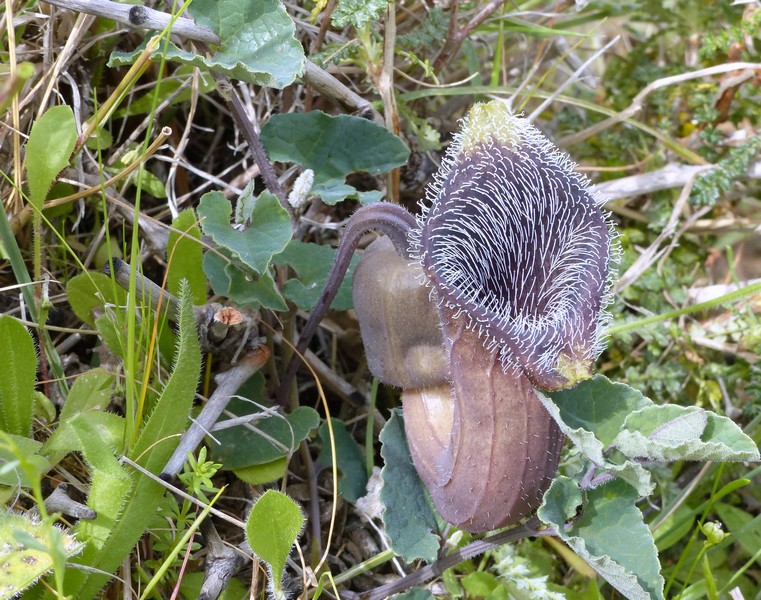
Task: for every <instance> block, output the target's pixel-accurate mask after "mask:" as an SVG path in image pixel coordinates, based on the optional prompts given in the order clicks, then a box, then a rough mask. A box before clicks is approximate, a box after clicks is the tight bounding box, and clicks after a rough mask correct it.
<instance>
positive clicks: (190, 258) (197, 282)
mask: <svg viewBox="0 0 761 600" xmlns="http://www.w3.org/2000/svg"><path fill="white" fill-rule="evenodd" d="M166 259H167V264H168V265H169V267H168V268H169V272H168V274H167V288H168V289H169V291H170V292H172V293H173V294H175V295H176V294H178V293H179V291H180V282H181V281H182V280H183V279H186V280H187V281H188V284H190V291H191V292H192V297H193V304H195V305H201V304H204V303H205V302H206V275H205V274H204V272H203V267H202V262H203V249H202V248H201V230H200V228H199V227H198V220H197V219H196V215H195V212H193V209H192V208H189V209H187V210H184V211H182V212H181V213H180V214H179V215H177V218H176V219H174V220H173V221H172V229H171V230H170V231H169V242H168V243H167V250H166Z"/></svg>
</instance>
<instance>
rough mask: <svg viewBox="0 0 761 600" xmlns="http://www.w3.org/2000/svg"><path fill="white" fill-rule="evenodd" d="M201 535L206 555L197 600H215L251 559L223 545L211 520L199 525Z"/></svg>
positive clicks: (205, 520)
mask: <svg viewBox="0 0 761 600" xmlns="http://www.w3.org/2000/svg"><path fill="white" fill-rule="evenodd" d="M201 533H202V534H203V537H204V540H205V542H206V548H207V550H208V554H207V555H206V564H205V566H204V576H203V585H202V586H201V590H200V591H199V593H198V600H216V598H218V597H219V595H220V594H221V593H222V592H223V591H224V589H225V588H226V587H227V584H228V583H229V582H230V580H231V579H232V578H233V576H234V575H235V574H236V573H237V572H238V571H240V570H241V569H242V568H243V566H244V565H245V564H246V562H247V558H248V559H250V558H251V557H250V556H248V557H247V556H246V555H245V554H244V553H243V552H240V551H238V550H237V549H234V548H231V547H230V546H228V545H227V544H225V543H224V542H223V541H222V538H220V537H219V534H218V533H217V529H216V528H215V527H214V523H213V522H212V520H211V519H204V521H203V522H202V523H201Z"/></svg>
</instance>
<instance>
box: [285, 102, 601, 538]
mask: <svg viewBox="0 0 761 600" xmlns="http://www.w3.org/2000/svg"><path fill="white" fill-rule="evenodd" d="M573 168H574V165H573V163H571V161H570V160H569V159H568V157H567V156H566V155H565V154H562V153H560V152H559V151H558V150H557V149H556V148H555V147H554V146H553V145H552V144H551V143H550V142H549V141H548V140H547V139H546V138H545V137H544V136H542V134H541V133H539V131H538V130H537V129H536V128H534V127H533V126H532V125H531V124H530V123H528V122H527V121H526V120H524V119H522V118H520V117H517V116H515V115H513V114H512V113H510V111H509V110H508V109H507V108H506V107H505V105H503V104H502V103H500V102H496V101H495V102H491V103H489V104H482V105H477V106H475V107H474V108H473V109H472V110H471V112H470V114H469V115H468V117H467V118H466V119H465V120H464V125H463V129H462V132H461V133H460V134H459V135H458V136H456V138H455V141H454V143H453V144H452V146H451V147H450V149H449V151H448V152H447V156H446V158H445V160H444V162H443V165H442V168H441V171H440V173H439V174H438V176H437V178H436V181H435V183H434V185H432V186H431V188H430V190H429V193H428V200H429V201H430V207H429V208H424V211H423V214H422V216H421V217H420V218H419V219H417V220H416V219H415V218H414V217H413V216H412V215H410V214H409V213H408V212H407V211H405V210H404V209H403V208H401V207H399V206H398V205H394V204H388V203H377V204H373V205H370V206H365V207H362V208H360V209H359V210H358V211H357V212H356V213H355V214H354V216H352V218H351V219H350V220H349V223H348V224H347V226H346V230H345V232H344V237H343V239H342V240H341V245H340V247H339V252H338V255H337V258H336V264H335V265H334V268H333V271H332V272H331V275H330V278H329V279H328V282H327V284H326V287H325V291H324V293H323V294H322V296H321V297H320V300H319V302H318V304H317V306H316V307H315V309H314V310H313V311H312V315H311V316H310V319H309V322H308V323H307V324H306V326H305V327H304V330H303V332H302V336H301V339H300V340H299V343H298V345H297V351H298V352H299V353H301V352H303V351H304V350H305V348H306V345H307V343H308V341H309V339H310V337H311V336H312V334H313V333H314V331H315V330H316V328H317V324H318V323H319V320H320V319H321V318H322V316H323V315H324V314H325V312H326V311H327V309H328V307H329V306H330V303H331V301H332V300H333V298H334V297H335V294H336V292H337V290H338V287H339V284H340V282H341V280H342V278H343V276H344V274H345V273H346V270H347V269H348V266H349V263H350V260H351V255H352V253H353V252H354V249H355V248H356V247H357V244H358V243H359V240H360V239H361V237H362V234H363V233H364V232H365V231H367V230H368V229H380V230H382V231H383V232H385V233H386V234H387V235H388V238H380V239H378V240H376V241H375V242H373V244H371V246H370V247H369V248H368V249H367V250H366V251H365V253H364V256H363V257H362V260H361V261H360V264H359V266H358V267H357V269H356V271H355V273H354V287H353V290H354V306H355V310H356V312H357V317H358V319H359V323H360V329H361V332H362V340H363V342H364V345H365V352H366V354H367V362H368V366H369V367H370V370H371V371H372V373H373V375H375V377H377V378H378V379H379V380H381V381H383V382H384V383H387V384H390V385H395V386H399V387H401V388H403V390H404V391H403V394H402V401H403V407H404V422H405V430H406V433H407V440H408V442H409V447H410V454H411V455H412V460H413V462H414V464H415V467H416V469H417V471H418V474H419V475H420V478H421V479H422V481H423V483H425V485H426V487H427V488H428V490H429V491H430V493H431V498H432V499H433V502H434V504H435V505H436V508H437V509H438V511H439V513H440V514H441V516H442V517H444V518H445V519H446V520H447V521H449V522H450V523H454V524H456V525H458V526H460V527H462V528H463V529H466V530H468V531H473V532H482V531H489V530H491V529H496V528H498V527H503V526H505V525H510V524H513V523H516V522H518V521H519V520H521V519H522V518H524V517H525V516H526V515H527V514H528V513H529V512H530V511H531V510H533V509H535V508H536V507H537V506H539V504H540V503H541V500H542V497H543V495H544V492H545V491H546V490H547V488H548V487H549V485H550V482H551V481H552V478H553V477H554V475H555V471H556V469H557V464H558V460H559V457H560V450H561V447H562V442H563V436H562V434H561V432H560V430H559V428H558V426H557V424H556V423H555V422H554V421H553V420H552V418H551V417H550V415H549V413H548V412H547V411H546V410H545V409H544V406H543V405H542V403H541V402H540V401H539V399H538V397H537V395H536V393H535V391H534V388H535V387H536V388H541V389H548V390H554V389H559V388H563V387H568V386H571V385H574V384H575V383H576V382H578V381H580V380H581V379H584V378H587V377H589V376H590V375H591V368H592V363H593V361H594V360H595V359H596V358H597V357H598V355H599V353H600V351H601V350H602V342H601V338H602V329H603V326H604V323H605V321H606V313H605V310H604V308H605V305H606V303H607V301H608V296H609V289H610V288H609V271H610V262H611V230H610V229H609V225H608V222H607V220H606V217H605V215H604V213H603V212H602V210H601V208H600V202H599V200H598V198H597V197H596V196H595V195H594V194H593V193H592V192H591V191H590V190H589V187H588V182H587V180H586V179H585V178H584V177H582V176H581V175H579V174H577V173H576V172H575V171H574V170H573ZM422 284H425V286H423V285H422ZM426 286H427V287H426ZM294 373H295V371H294V367H293V365H292V366H291V367H290V368H289V370H288V372H287V373H286V376H284V378H283V379H284V383H283V385H282V386H281V392H283V391H284V390H287V389H288V385H289V382H290V379H289V377H290V376H292V375H293V374H294ZM281 396H282V394H281Z"/></svg>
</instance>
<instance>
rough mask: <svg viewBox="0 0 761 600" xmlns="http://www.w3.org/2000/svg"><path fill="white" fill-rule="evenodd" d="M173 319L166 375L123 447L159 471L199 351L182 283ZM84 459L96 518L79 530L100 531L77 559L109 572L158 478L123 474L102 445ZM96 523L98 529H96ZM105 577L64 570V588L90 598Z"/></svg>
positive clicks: (154, 496)
mask: <svg viewBox="0 0 761 600" xmlns="http://www.w3.org/2000/svg"><path fill="white" fill-rule="evenodd" d="M177 323H178V329H179V335H178V338H177V352H176V356H175V361H174V368H173V369H172V374H171V375H170V377H169V380H168V381H167V383H166V385H165V386H164V389H163V391H162V392H161V396H160V397H159V399H158V401H157V402H156V405H155V407H154V409H153V411H152V412H151V415H150V416H149V417H148V419H147V420H146V422H145V425H144V426H143V428H142V430H141V432H140V435H139V437H138V439H137V442H136V443H135V444H134V446H133V447H132V448H131V450H130V451H129V457H130V458H131V459H132V460H134V461H136V462H138V463H139V464H140V465H141V466H142V467H143V468H145V469H148V470H149V471H151V472H153V473H159V472H160V471H161V469H162V468H163V467H164V465H165V464H166V461H167V460H168V459H169V457H170V456H171V454H172V452H173V451H174V448H175V447H176V445H177V442H178V441H179V436H178V434H179V433H181V432H182V431H183V430H184V427H185V424H186V422H187V420H188V416H189V414H190V409H191V407H192V404H193V399H194V397H195V392H196V386H197V384H198V379H199V376H200V372H201V351H200V347H199V343H198V337H197V334H196V329H195V321H194V318H193V307H192V303H191V301H190V291H189V289H188V287H187V285H183V286H182V291H181V293H180V310H179V315H178V319H177ZM84 416H87V415H80V417H79V419H80V420H81V419H82V417H84ZM83 442H86V440H83ZM90 443H94V440H90ZM85 458H86V459H87V460H88V462H91V464H92V467H93V483H92V490H93V491H92V492H91V494H90V499H89V500H88V505H89V506H90V508H93V509H94V510H96V511H98V519H96V520H95V522H94V523H93V525H92V526H88V525H83V526H82V529H83V530H84V531H85V532H87V533H90V534H92V535H93V537H95V536H96V535H99V536H101V540H102V541H99V542H98V543H93V544H89V545H88V547H87V549H86V550H85V552H84V553H83V555H82V564H86V565H87V566H89V567H92V568H95V569H100V570H101V571H104V572H106V573H112V572H114V571H115V570H116V569H117V568H118V567H119V565H120V564H121V563H122V561H123V560H124V557H125V556H126V555H127V554H129V552H131V551H132V548H134V546H135V544H136V543H137V542H138V540H139V539H140V537H141V536H142V534H143V532H144V531H145V530H146V528H147V527H148V525H149V523H150V521H151V519H152V518H153V515H154V512H155V510H156V507H157V506H158V503H159V502H160V500H161V497H162V496H163V494H164V491H165V490H164V487H163V486H162V485H160V484H159V483H156V482H155V481H153V480H152V479H149V478H148V477H145V476H143V475H140V474H138V473H135V472H130V473H128V474H126V476H125V473H126V471H125V470H124V469H122V468H121V465H119V464H118V463H117V462H116V460H115V459H111V458H106V457H105V456H104V450H102V449H101V450H99V452H98V460H103V461H104V463H103V464H102V465H98V464H96V462H95V460H94V458H95V454H93V453H92V452H90V456H89V458H88V452H87V451H85ZM114 463H116V465H115V466H114ZM116 467H118V470H117V469H116ZM98 477H100V478H101V480H100V481H97V483H98V486H97V491H98V498H97V499H95V498H93V494H95V492H96V478H98ZM96 500H97V502H98V503H99V504H100V505H102V508H101V510H99V509H98V507H96V506H95V505H94V504H96ZM101 512H102V513H103V518H102V519H101ZM97 526H100V529H96V527H97ZM88 527H92V530H90V529H88ZM107 581H108V576H106V575H102V574H100V573H92V572H87V573H82V572H76V573H74V574H71V575H69V574H67V578H66V585H67V593H69V594H72V595H73V596H74V597H76V598H83V599H85V598H92V597H94V596H95V595H96V594H97V593H98V591H99V590H100V589H101V587H103V585H104V584H105V583H106V582H107Z"/></svg>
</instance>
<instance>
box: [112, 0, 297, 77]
mask: <svg viewBox="0 0 761 600" xmlns="http://www.w3.org/2000/svg"><path fill="white" fill-rule="evenodd" d="M188 11H189V12H190V15H191V16H192V17H193V19H195V22H196V23H197V24H198V25H201V26H202V27H206V28H208V29H211V30H212V31H213V32H214V33H216V34H217V35H218V36H219V38H220V39H221V43H220V44H219V46H218V47H217V49H216V52H214V54H213V55H212V56H211V57H207V56H204V55H201V54H195V53H193V52H187V51H185V50H182V49H180V48H178V47H177V46H175V45H174V44H171V43H170V44H168V50H167V52H166V58H167V59H168V60H172V61H176V62H180V63H183V64H187V65H193V66H196V67H205V68H208V69H211V70H213V71H217V72H220V73H224V74H225V75H227V76H228V77H230V78H231V79H238V80H240V81H245V82H246V83H254V84H256V85H262V86H267V87H275V88H284V87H286V86H288V85H290V84H291V83H293V80H294V79H295V78H296V77H297V76H299V75H300V74H301V73H302V72H303V70H304V50H303V48H302V47H301V44H300V43H299V41H298V40H296V38H295V32H296V27H295V25H294V23H293V21H292V20H291V18H290V17H289V16H288V13H287V12H286V10H285V7H284V6H283V4H282V3H281V2H278V0H257V1H256V2H248V1H246V0H193V3H192V4H191V5H190V8H189V9H188ZM149 37H152V35H150V36H149ZM145 44H146V42H143V44H141V46H140V47H139V48H138V49H137V50H136V51H135V52H130V53H122V52H114V53H113V54H112V55H111V58H110V60H109V62H108V66H110V67H113V66H121V65H125V64H131V63H132V62H134V60H135V58H136V57H137V55H138V54H140V52H142V50H143V49H144V48H145ZM164 47H165V46H164V44H163V43H162V44H161V47H160V50H158V51H157V52H156V53H154V54H158V53H159V52H162V51H163V49H164Z"/></svg>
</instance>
